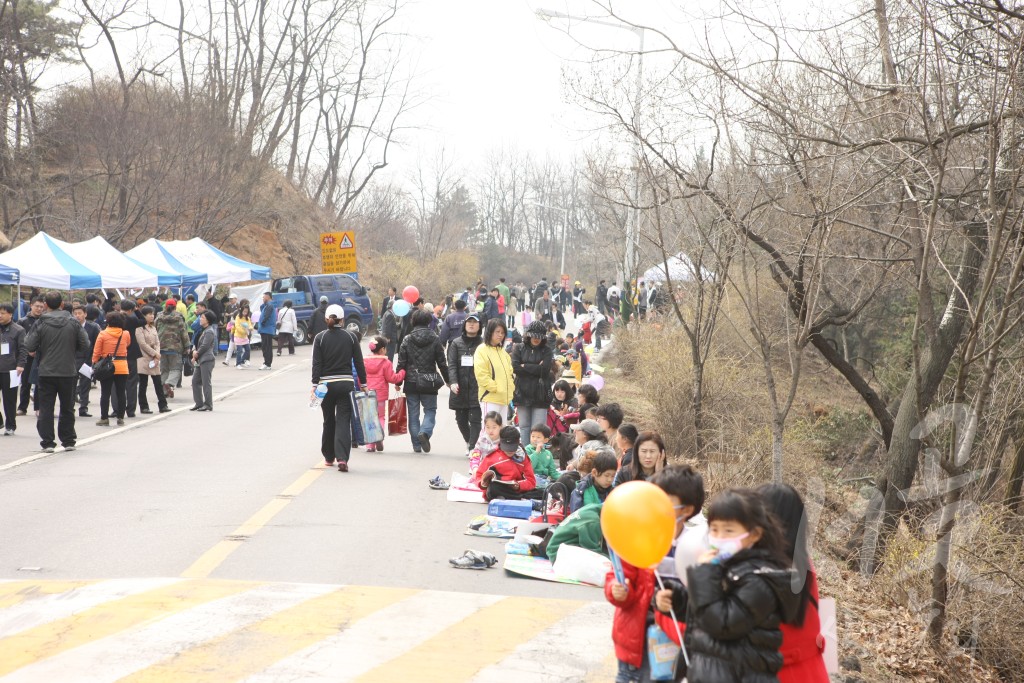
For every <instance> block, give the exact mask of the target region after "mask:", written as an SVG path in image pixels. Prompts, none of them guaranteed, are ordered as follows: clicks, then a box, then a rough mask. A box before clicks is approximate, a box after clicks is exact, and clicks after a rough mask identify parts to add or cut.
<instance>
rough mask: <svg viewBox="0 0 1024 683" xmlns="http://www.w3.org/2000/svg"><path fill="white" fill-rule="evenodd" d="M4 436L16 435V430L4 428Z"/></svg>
mask: <svg viewBox="0 0 1024 683" xmlns="http://www.w3.org/2000/svg"><path fill="white" fill-rule="evenodd" d="M4 436H14V430H13V429H5V430H4Z"/></svg>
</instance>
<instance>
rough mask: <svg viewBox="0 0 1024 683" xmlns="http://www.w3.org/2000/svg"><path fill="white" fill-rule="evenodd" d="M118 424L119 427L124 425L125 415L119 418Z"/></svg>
mask: <svg viewBox="0 0 1024 683" xmlns="http://www.w3.org/2000/svg"><path fill="white" fill-rule="evenodd" d="M117 426H118V427H124V418H123V417H119V418H117Z"/></svg>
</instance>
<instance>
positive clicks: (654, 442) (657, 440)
mask: <svg viewBox="0 0 1024 683" xmlns="http://www.w3.org/2000/svg"><path fill="white" fill-rule="evenodd" d="M620 429H621V427H620ZM666 462H667V456H666V454H665V441H664V440H663V439H662V438H661V435H660V434H658V433H657V432H644V433H643V434H641V435H640V436H639V437H637V440H636V446H635V447H634V454H633V457H632V458H631V459H630V463H629V464H628V465H626V466H624V467H622V468H621V469H619V471H618V473H617V474H616V475H615V486H618V485H619V484H625V483H626V482H627V481H647V480H649V479H650V478H651V477H653V476H654V475H655V474H657V473H658V472H660V471H661V470H662V469H663V468H664V467H665V465H666Z"/></svg>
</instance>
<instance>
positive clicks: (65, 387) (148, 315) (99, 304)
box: [0, 289, 297, 453]
mask: <svg viewBox="0 0 1024 683" xmlns="http://www.w3.org/2000/svg"><path fill="white" fill-rule="evenodd" d="M16 303H17V304H18V308H17V309H16V308H15V306H14V305H12V304H7V303H4V304H0V407H2V412H0V430H2V433H3V435H4V436H14V435H15V433H16V431H17V428H18V423H17V419H18V417H26V416H27V415H28V411H29V410H30V409H31V410H32V411H33V412H34V414H35V417H36V429H37V431H38V433H39V438H40V446H41V448H42V450H43V451H44V452H46V453H52V452H54V451H55V449H56V447H57V445H58V443H59V444H60V446H62V447H63V448H64V450H66V451H73V450H75V448H76V443H77V440H78V437H77V432H76V430H75V421H76V419H80V418H91V417H94V415H93V414H92V413H91V412H90V410H91V409H92V408H91V404H92V402H93V390H94V389H96V388H98V389H99V419H98V420H97V421H96V424H97V425H98V426H101V427H108V426H111V424H112V423H113V424H114V425H115V426H123V425H124V424H125V420H126V419H131V418H134V417H135V416H136V415H137V414H142V415H148V414H152V413H153V412H154V410H153V408H154V406H153V404H152V403H151V402H150V384H152V397H153V399H154V400H155V404H156V405H155V408H156V411H155V412H159V413H166V412H169V411H170V410H171V408H170V406H169V405H168V400H169V399H173V398H174V392H175V389H180V388H181V387H182V381H183V379H182V378H183V377H185V376H191V388H192V399H193V403H194V405H193V406H192V408H191V410H193V411H196V412H210V411H212V410H213V369H214V365H215V362H216V356H217V354H218V353H219V352H220V349H221V342H222V341H223V339H222V335H226V338H227V342H228V352H227V354H226V358H225V360H224V361H223V363H224V365H228V364H229V362H232V361H233V363H234V365H235V367H237V368H239V369H245V368H248V367H249V365H250V363H249V347H250V345H251V341H252V338H253V336H254V333H258V334H259V335H260V339H261V340H262V341H261V348H262V354H263V363H262V365H261V366H260V368H259V369H260V370H269V369H270V368H271V366H272V364H273V359H274V344H273V340H274V338H275V337H276V339H277V355H278V356H280V355H281V354H282V352H283V349H284V347H285V346H287V348H288V351H289V353H290V354H294V353H295V347H294V340H293V334H294V332H295V330H296V329H297V321H296V318H295V312H294V310H293V307H292V302H291V301H285V302H284V304H283V305H282V306H281V307H280V309H279V308H278V307H277V306H276V305H275V303H274V301H273V298H272V296H271V294H270V293H269V292H266V293H264V295H263V301H262V302H261V305H260V307H259V309H258V310H259V315H258V316H256V318H257V322H255V323H254V322H253V315H252V312H251V306H250V303H249V301H247V300H245V299H243V300H242V301H238V300H237V298H236V297H234V296H231V295H225V296H223V297H220V298H218V297H216V296H214V291H213V290H212V289H210V290H209V291H207V292H206V294H205V296H203V297H197V296H196V295H195V294H191V293H190V294H188V295H187V296H186V297H185V298H184V300H179V299H177V298H175V297H173V296H159V295H158V294H157V293H153V294H149V295H148V296H147V297H146V298H143V299H134V298H130V297H123V298H121V299H119V300H117V299H114V298H112V297H105V296H103V295H101V294H98V293H88V294H85V295H84V296H83V297H82V298H80V299H74V300H72V301H65V299H64V297H63V295H62V294H61V293H60V292H55V291H54V292H48V293H47V294H45V295H43V294H40V293H39V292H38V291H33V292H32V293H31V294H30V296H29V297H28V299H27V301H18V302H16ZM58 406H59V410H58ZM76 406H77V410H76ZM55 413H56V419H57V428H56V434H55V433H54V417H55Z"/></svg>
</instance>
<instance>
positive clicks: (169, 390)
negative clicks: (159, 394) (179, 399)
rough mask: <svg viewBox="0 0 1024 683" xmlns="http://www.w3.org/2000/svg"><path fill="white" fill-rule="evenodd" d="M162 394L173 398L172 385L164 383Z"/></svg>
mask: <svg viewBox="0 0 1024 683" xmlns="http://www.w3.org/2000/svg"><path fill="white" fill-rule="evenodd" d="M164 395H165V396H167V398H174V387H172V386H171V385H170V384H165V385H164Z"/></svg>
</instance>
